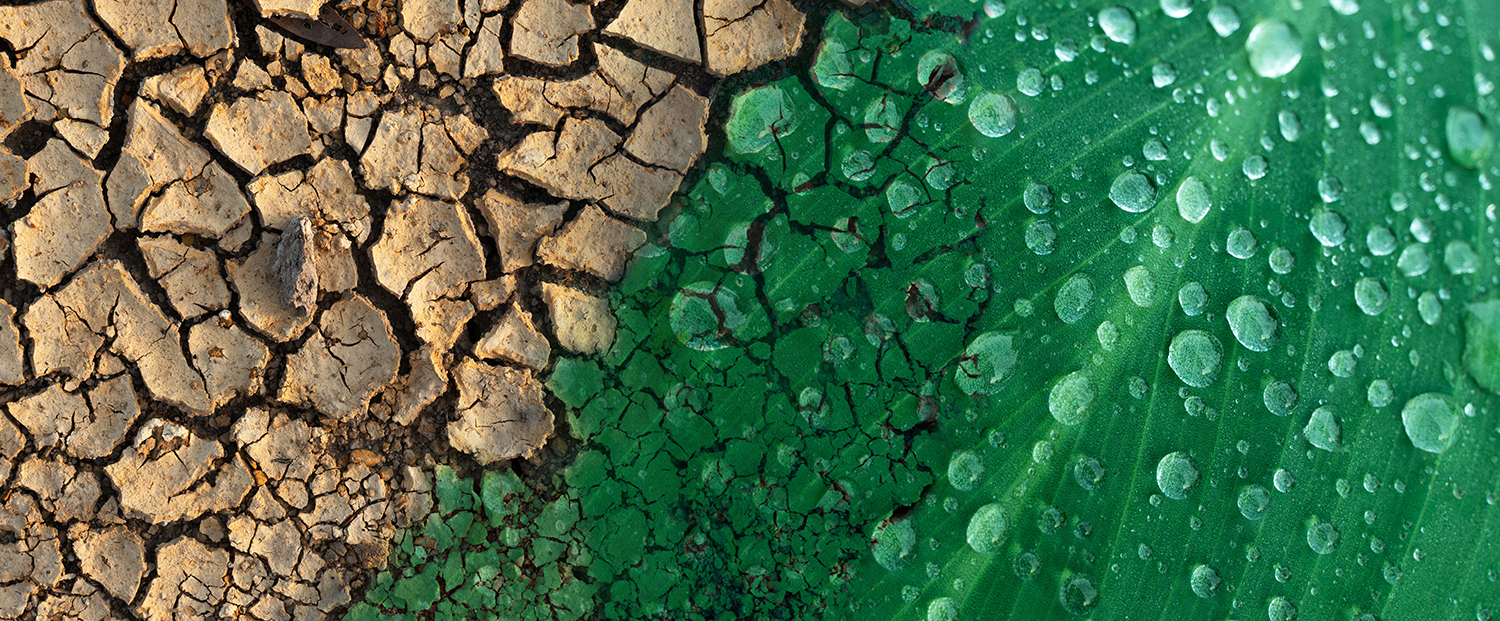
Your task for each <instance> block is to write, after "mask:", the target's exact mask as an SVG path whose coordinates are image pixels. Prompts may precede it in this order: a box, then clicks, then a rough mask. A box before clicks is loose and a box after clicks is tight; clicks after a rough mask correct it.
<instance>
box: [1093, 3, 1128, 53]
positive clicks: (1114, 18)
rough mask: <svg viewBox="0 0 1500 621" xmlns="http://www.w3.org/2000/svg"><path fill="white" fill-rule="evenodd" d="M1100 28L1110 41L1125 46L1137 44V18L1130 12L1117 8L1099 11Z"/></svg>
mask: <svg viewBox="0 0 1500 621" xmlns="http://www.w3.org/2000/svg"><path fill="white" fill-rule="evenodd" d="M1099 28H1100V29H1102V30H1103V31H1104V36H1106V37H1109V40H1110V41H1114V42H1115V43H1123V44H1125V45H1131V44H1133V43H1135V30H1136V27H1135V17H1134V16H1132V15H1131V14H1130V11H1127V10H1125V9H1122V8H1120V7H1117V6H1112V7H1109V8H1106V9H1104V10H1102V11H1099Z"/></svg>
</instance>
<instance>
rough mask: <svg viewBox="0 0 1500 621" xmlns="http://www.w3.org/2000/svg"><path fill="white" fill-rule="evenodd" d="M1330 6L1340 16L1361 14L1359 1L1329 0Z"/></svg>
mask: <svg viewBox="0 0 1500 621" xmlns="http://www.w3.org/2000/svg"><path fill="white" fill-rule="evenodd" d="M1328 6H1331V7H1333V10H1334V11H1335V12H1337V13H1338V14H1339V15H1353V14H1355V13H1358V12H1359V0H1328Z"/></svg>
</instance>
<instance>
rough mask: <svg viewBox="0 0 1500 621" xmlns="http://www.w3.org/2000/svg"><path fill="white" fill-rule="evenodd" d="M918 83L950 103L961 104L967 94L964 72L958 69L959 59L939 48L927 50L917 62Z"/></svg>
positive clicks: (938, 97)
mask: <svg viewBox="0 0 1500 621" xmlns="http://www.w3.org/2000/svg"><path fill="white" fill-rule="evenodd" d="M917 85H918V86H921V87H922V88H924V89H926V90H927V92H929V93H932V96H933V97H936V98H937V99H938V100H940V101H945V102H948V103H950V104H961V103H963V102H964V97H965V96H966V92H965V90H964V74H963V72H961V71H959V69H958V61H957V60H956V59H954V58H953V56H952V55H950V54H947V53H944V52H940V51H938V50H932V51H930V52H927V53H926V54H924V55H923V56H922V60H921V61H919V62H918V63H917Z"/></svg>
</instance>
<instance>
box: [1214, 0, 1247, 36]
mask: <svg viewBox="0 0 1500 621" xmlns="http://www.w3.org/2000/svg"><path fill="white" fill-rule="evenodd" d="M1208 24H1209V25H1210V26H1213V29H1214V32H1216V33H1218V35H1219V36H1220V37H1227V36H1229V35H1232V34H1234V33H1236V32H1239V30H1240V14H1239V13H1238V12H1236V11H1235V10H1234V7H1232V6H1229V5H1227V4H1220V5H1218V6H1215V7H1214V8H1212V9H1209V10H1208Z"/></svg>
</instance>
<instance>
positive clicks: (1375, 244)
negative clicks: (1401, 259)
mask: <svg viewBox="0 0 1500 621" xmlns="http://www.w3.org/2000/svg"><path fill="white" fill-rule="evenodd" d="M1365 245H1366V246H1369V248H1370V254H1372V255H1375V256H1377V257H1384V256H1387V255H1390V254H1391V253H1393V252H1395V251H1396V234H1395V233H1392V232H1391V229H1390V227H1385V226H1380V225H1375V226H1372V227H1370V232H1369V233H1366V234H1365Z"/></svg>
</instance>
